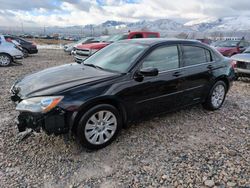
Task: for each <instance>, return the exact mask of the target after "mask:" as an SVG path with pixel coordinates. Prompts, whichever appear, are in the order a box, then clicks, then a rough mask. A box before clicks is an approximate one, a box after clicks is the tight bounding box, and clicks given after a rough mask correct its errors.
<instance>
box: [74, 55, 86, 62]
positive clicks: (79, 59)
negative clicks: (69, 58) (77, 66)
mask: <svg viewBox="0 0 250 188" xmlns="http://www.w3.org/2000/svg"><path fill="white" fill-rule="evenodd" d="M74 59H75V62H77V63H82V62H84V60H85V59H87V57H83V56H78V55H75V56H74Z"/></svg>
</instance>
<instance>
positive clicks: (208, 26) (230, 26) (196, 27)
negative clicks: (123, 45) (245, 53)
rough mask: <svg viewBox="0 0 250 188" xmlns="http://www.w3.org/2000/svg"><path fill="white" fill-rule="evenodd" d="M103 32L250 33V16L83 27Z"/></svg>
mask: <svg viewBox="0 0 250 188" xmlns="http://www.w3.org/2000/svg"><path fill="white" fill-rule="evenodd" d="M90 28H91V29H92V31H91V32H97V33H98V32H102V33H103V34H107V33H109V34H113V33H116V32H121V31H124V32H125V31H129V30H130V31H134V30H145V31H147V30H148V31H158V32H160V33H161V34H162V35H167V34H169V33H180V32H185V33H193V32H195V33H212V32H223V33H225V32H228V33H236V32H241V33H242V32H247V33H250V17H246V16H239V17H224V18H205V19H197V20H192V21H189V22H186V23H180V22H177V21H174V20H171V19H159V20H154V21H147V20H143V21H139V22H133V23H130V22H120V21H114V20H109V21H106V22H104V23H102V24H100V25H87V26H84V27H83V30H84V32H88V31H89V30H90Z"/></svg>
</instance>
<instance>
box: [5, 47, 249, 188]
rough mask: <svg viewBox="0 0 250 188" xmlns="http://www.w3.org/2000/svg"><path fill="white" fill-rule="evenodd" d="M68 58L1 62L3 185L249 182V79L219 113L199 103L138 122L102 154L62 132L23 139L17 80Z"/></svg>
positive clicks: (56, 55)
mask: <svg viewBox="0 0 250 188" xmlns="http://www.w3.org/2000/svg"><path fill="white" fill-rule="evenodd" d="M69 62H72V57H70V56H68V55H65V54H64V53H63V52H62V51H60V50H45V49H44V50H40V52H39V54H37V55H32V56H31V57H29V58H26V59H24V61H23V65H22V66H11V67H8V68H3V67H0V74H1V76H0V94H1V95H0V96H1V100H0V187H4V188H6V187H58V188H59V187H206V186H208V187H214V186H215V187H221V188H223V187H245V188H246V187H248V188H249V187H250V81H249V80H243V81H239V82H235V84H234V86H233V88H232V89H231V91H230V92H229V94H228V97H227V99H226V101H225V104H224V106H223V108H222V109H221V110H219V111H216V112H208V111H206V110H204V109H203V108H202V107H201V106H195V107H193V108H191V109H184V110H181V111H178V112H174V113H170V114H166V115H163V116H160V117H155V118H152V119H151V120H149V121H144V122H140V123H136V124H133V125H131V126H130V127H129V128H128V129H126V130H122V132H121V134H120V136H119V137H118V139H117V140H116V141H115V142H114V143H113V144H111V145H110V146H108V147H106V148H104V149H102V150H99V151H95V152H89V151H86V150H85V149H84V148H82V147H81V146H79V145H78V144H77V143H76V142H74V140H73V139H72V138H70V139H67V138H65V137H63V136H60V137H55V136H47V135H46V134H44V133H41V134H34V133H32V134H31V136H30V137H27V138H22V135H20V134H18V131H17V128H16V123H15V117H16V116H17V112H15V110H14V105H13V104H12V103H11V101H10V100H9V89H10V87H11V85H12V83H13V82H14V81H15V80H16V79H17V78H20V77H22V76H24V75H26V74H29V73H32V72H36V71H39V70H42V69H44V68H47V67H51V66H56V65H60V64H65V63H69Z"/></svg>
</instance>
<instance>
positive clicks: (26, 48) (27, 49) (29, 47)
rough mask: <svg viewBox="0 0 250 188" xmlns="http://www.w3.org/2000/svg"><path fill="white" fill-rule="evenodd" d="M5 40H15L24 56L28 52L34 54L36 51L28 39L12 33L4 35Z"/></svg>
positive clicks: (35, 47)
mask: <svg viewBox="0 0 250 188" xmlns="http://www.w3.org/2000/svg"><path fill="white" fill-rule="evenodd" d="M4 37H5V39H6V40H15V41H17V42H18V43H19V44H20V45H21V47H22V49H23V54H24V56H25V57H27V56H28V55H29V54H36V53H38V49H37V46H36V45H35V44H34V43H32V42H29V41H26V40H24V39H23V38H20V37H17V36H12V35H5V36H4Z"/></svg>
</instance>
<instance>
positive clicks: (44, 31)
mask: <svg viewBox="0 0 250 188" xmlns="http://www.w3.org/2000/svg"><path fill="white" fill-rule="evenodd" d="M43 34H44V36H45V35H46V29H45V25H44V26H43Z"/></svg>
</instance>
